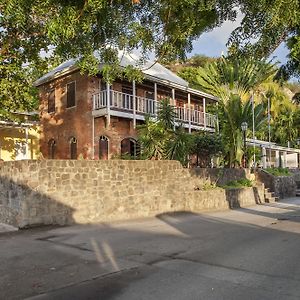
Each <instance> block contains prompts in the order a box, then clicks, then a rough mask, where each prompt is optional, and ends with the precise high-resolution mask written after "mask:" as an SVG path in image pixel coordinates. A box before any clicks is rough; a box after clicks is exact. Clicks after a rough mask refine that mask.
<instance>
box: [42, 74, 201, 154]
mask: <svg viewBox="0 0 300 300" xmlns="http://www.w3.org/2000/svg"><path fill="white" fill-rule="evenodd" d="M71 82H75V83H76V106H74V107H72V108H67V107H66V106H67V93H66V91H67V84H68V83H71ZM100 83H101V79H99V78H97V77H88V76H86V75H80V73H79V72H73V73H71V74H68V75H67V76H64V77H60V78H58V79H56V80H53V81H51V82H48V83H46V84H43V85H42V86H40V87H39V91H40V93H39V98H40V120H41V135H40V151H41V153H42V154H43V157H44V158H51V157H49V154H48V152H49V149H48V148H49V147H48V142H49V140H50V139H54V140H55V142H56V147H55V158H56V159H69V158H70V155H71V151H70V139H71V137H75V138H76V139H77V156H79V155H80V156H83V157H84V158H88V159H92V158H93V149H92V144H93V143H92V142H93V141H92V138H93V132H92V130H93V129H92V126H93V116H92V105H93V103H92V95H93V94H95V93H98V92H99V88H100ZM148 84H149V83H148ZM150 84H151V83H150ZM129 85H130V83H129ZM151 88H152V89H154V85H153V87H149V86H148V87H145V86H142V85H141V86H139V85H137V91H136V93H137V95H138V96H142V97H145V90H146V89H147V90H151ZM163 88H164V89H167V90H168V91H169V96H170V95H171V89H170V88H166V87H162V86H161V87H160V86H159V85H158V99H160V98H164V97H166V96H167V94H166V92H164V91H163ZM112 89H113V90H116V91H120V92H122V82H120V81H119V82H115V83H113V85H112ZM53 90H55V112H53V113H48V98H49V94H50V92H51V91H53ZM184 96H185V97H187V95H183V94H182V92H181V93H178V95H177V98H179V99H185V98H184ZM177 100H178V99H177ZM185 100H186V99H185ZM186 101H187V100H186ZM191 103H192V105H194V104H196V103H198V106H201V105H202V99H200V98H199V97H198V96H194V95H192V100H191ZM140 122H141V121H137V123H140ZM101 135H105V136H107V137H108V138H109V143H110V146H109V153H110V157H111V156H118V155H120V148H121V141H122V140H123V139H124V138H136V136H137V133H136V130H134V128H133V121H132V120H129V119H125V118H117V117H112V118H111V124H110V126H109V127H107V125H106V118H105V117H98V118H96V119H95V135H94V145H95V149H94V151H95V152H94V153H95V156H96V157H97V155H98V152H99V149H98V142H99V136H101Z"/></svg>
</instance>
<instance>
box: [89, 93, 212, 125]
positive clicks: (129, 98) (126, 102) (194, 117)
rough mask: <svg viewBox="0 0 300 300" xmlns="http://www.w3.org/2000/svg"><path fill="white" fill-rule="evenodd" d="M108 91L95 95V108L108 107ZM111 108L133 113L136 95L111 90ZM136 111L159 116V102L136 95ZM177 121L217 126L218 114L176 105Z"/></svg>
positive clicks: (139, 113)
mask: <svg viewBox="0 0 300 300" xmlns="http://www.w3.org/2000/svg"><path fill="white" fill-rule="evenodd" d="M107 96H108V94H107V91H106V90H105V91H101V92H100V93H98V94H94V95H93V110H99V109H102V108H107V106H108V105H107ZM109 98H110V108H111V109H113V110H119V111H124V112H130V113H133V111H134V102H133V101H134V99H133V98H134V97H133V95H130V94H126V93H122V92H118V91H114V90H111V91H110V94H109ZM135 101H136V102H135V113H136V114H138V115H146V114H148V115H150V116H152V117H156V116H157V110H158V107H159V102H158V101H156V100H153V99H148V98H144V97H140V96H136V97H135ZM175 113H176V121H177V122H178V123H185V124H186V123H188V124H191V125H198V126H203V127H210V128H215V125H216V116H214V115H211V114H208V113H204V112H201V111H198V110H195V109H191V110H190V109H188V108H185V107H178V106H176V107H175Z"/></svg>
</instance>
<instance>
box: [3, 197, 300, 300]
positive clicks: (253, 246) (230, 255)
mask: <svg viewBox="0 0 300 300" xmlns="http://www.w3.org/2000/svg"><path fill="white" fill-rule="evenodd" d="M299 221H300V198H293V199H288V200H285V201H283V202H280V203H275V204H265V205H257V206H253V207H248V208H241V209H238V210H230V211H226V212H215V213H205V214H204V213H203V214H192V213H184V212H183V213H177V214H162V215H158V216H156V217H155V218H147V219H141V220H135V221H127V222H115V223H110V224H99V225H89V226H82V225H81V226H80V225H76V226H70V227H56V228H54V227H48V228H39V229H38V228H37V229H30V230H23V231H18V232H12V233H5V234H0V299H5V300H10V299H43V300H45V299H55V300H56V299H63V300H69V299H70V300H77V299H78V300H79V299H80V300H81V299H82V300H83V299H84V300H87V299H101V300H102V299H122V300H125V299H126V300H127V299H128V300H135V299H136V300H143V299H145V300H150V299H151V300H152V299H153V300H154V299H155V300H157V299H164V300H166V299H172V300H174V299H175V300H176V299H205V300H207V299H218V300H220V299H230V300H233V299H243V300H244V299H272V300H274V299H300V238H299V237H300V236H299V234H300V223H299Z"/></svg>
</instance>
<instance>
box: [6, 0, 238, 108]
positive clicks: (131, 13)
mask: <svg viewBox="0 0 300 300" xmlns="http://www.w3.org/2000/svg"><path fill="white" fill-rule="evenodd" d="M233 17H234V13H232V12H231V9H230V8H228V7H227V5H226V4H225V3H223V4H222V3H221V4H220V5H218V9H216V7H215V1H213V0H208V1H205V2H204V1H196V0H190V1H173V0H163V1H131V0H125V1H119V0H117V1H107V0H89V1H86V0H74V1H66V0H55V1H53V0H35V1H33V0H2V1H1V3H0V45H1V48H0V57H1V59H0V78H1V81H0V101H1V102H0V104H1V107H2V108H3V110H11V109H16V110H24V109H31V108H32V107H33V106H34V105H32V104H33V103H34V102H35V101H36V97H35V92H33V91H31V90H30V91H29V90H28V86H31V85H32V82H33V81H34V79H36V77H37V76H38V75H37V74H34V72H31V70H32V69H38V70H41V69H42V70H43V72H46V71H47V64H45V60H44V59H42V58H41V56H40V54H41V52H43V53H46V54H47V55H48V56H50V58H49V59H50V60H53V61H56V62H61V61H62V60H66V59H70V58H78V62H77V63H78V66H79V67H80V69H81V71H82V72H87V73H88V74H95V73H97V72H99V69H98V64H99V62H100V61H101V62H104V63H105V67H104V68H103V74H104V76H105V78H106V80H108V81H112V80H113V79H114V78H115V77H116V76H119V75H120V73H124V74H125V75H127V76H128V77H129V78H130V79H132V74H133V73H134V74H136V76H140V73H139V72H133V68H132V67H130V66H129V67H128V69H127V70H123V69H121V68H120V67H119V64H118V56H117V49H120V50H126V51H132V50H136V49H138V50H139V52H140V55H141V62H142V61H143V60H144V58H146V57H148V55H149V53H155V56H156V58H157V59H160V60H161V61H164V59H177V58H181V59H182V58H184V57H185V55H186V52H188V51H190V50H191V49H192V42H193V40H195V39H196V38H197V37H199V36H200V35H201V34H202V33H203V32H205V31H207V30H209V29H212V28H213V27H214V26H217V25H219V24H221V23H222V22H223V21H224V20H226V19H232V18H233ZM47 62H48V60H47ZM29 75H30V76H29ZM34 75H37V76H34ZM7 82H11V83H12V85H14V87H12V88H11V89H10V91H9V92H10V93H8V91H7V89H8V88H7ZM14 91H16V93H15V94H14ZM22 91H24V93H22ZM12 99H14V100H12Z"/></svg>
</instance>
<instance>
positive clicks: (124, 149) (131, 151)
mask: <svg viewBox="0 0 300 300" xmlns="http://www.w3.org/2000/svg"><path fill="white" fill-rule="evenodd" d="M139 152H140V151H139V144H138V143H137V141H136V140H135V139H132V138H126V139H124V140H122V141H121V155H122V156H124V155H130V156H131V157H134V158H136V157H137V156H138V155H139Z"/></svg>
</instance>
